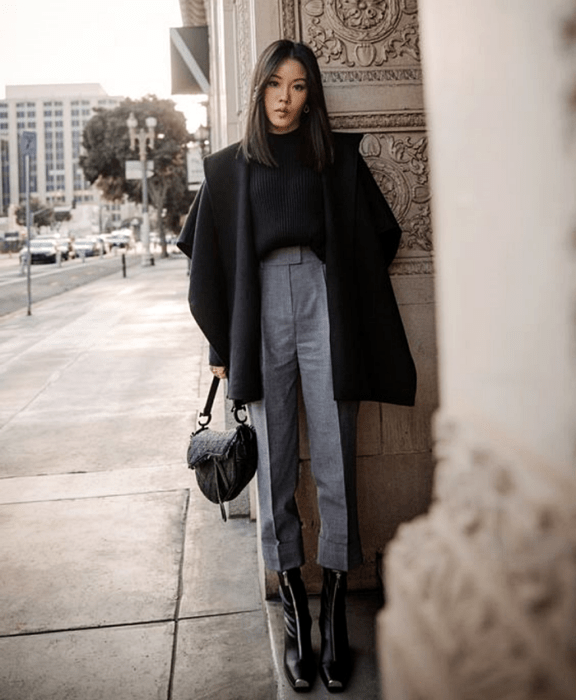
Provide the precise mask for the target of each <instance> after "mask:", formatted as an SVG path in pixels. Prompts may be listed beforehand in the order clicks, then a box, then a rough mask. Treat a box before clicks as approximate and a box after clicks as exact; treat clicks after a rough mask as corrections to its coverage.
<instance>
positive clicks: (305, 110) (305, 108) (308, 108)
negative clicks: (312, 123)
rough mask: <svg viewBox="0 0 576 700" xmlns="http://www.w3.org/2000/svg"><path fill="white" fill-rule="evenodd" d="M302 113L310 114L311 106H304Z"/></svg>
mask: <svg viewBox="0 0 576 700" xmlns="http://www.w3.org/2000/svg"><path fill="white" fill-rule="evenodd" d="M302 111H303V112H304V114H308V112H309V111H310V107H309V105H304V109H303V110H302Z"/></svg>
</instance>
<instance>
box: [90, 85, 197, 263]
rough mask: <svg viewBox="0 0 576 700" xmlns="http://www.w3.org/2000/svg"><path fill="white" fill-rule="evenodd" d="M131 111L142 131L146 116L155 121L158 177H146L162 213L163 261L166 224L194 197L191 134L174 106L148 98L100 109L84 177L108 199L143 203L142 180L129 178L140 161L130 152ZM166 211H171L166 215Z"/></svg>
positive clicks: (151, 199) (92, 124)
mask: <svg viewBox="0 0 576 700" xmlns="http://www.w3.org/2000/svg"><path fill="white" fill-rule="evenodd" d="M130 112H133V113H134V115H135V117H136V119H137V120H138V123H139V125H140V126H142V127H144V121H145V119H146V117H156V120H157V125H156V129H155V133H156V139H155V142H154V148H151V149H149V159H150V160H153V161H154V175H152V176H149V177H148V199H149V203H152V205H153V206H154V208H155V209H156V212H157V215H158V229H159V234H160V242H161V246H162V257H166V255H167V253H166V235H165V230H164V225H165V224H167V225H168V227H169V228H170V229H171V230H174V221H178V220H179V218H180V216H181V214H184V213H185V212H186V211H187V210H188V208H189V206H190V202H191V199H192V197H191V193H190V192H189V191H188V185H187V172H186V147H187V144H188V142H189V141H191V140H192V136H191V135H190V134H189V133H188V130H187V129H186V120H185V118H184V115H183V114H182V112H178V111H177V110H176V108H175V104H174V102H173V101H172V100H162V99H158V98H157V97H156V96H154V95H148V96H146V97H144V98H142V99H141V100H130V99H127V100H124V101H123V102H122V103H121V104H119V105H118V106H117V107H115V108H114V109H97V110H96V114H95V115H94V116H93V117H92V119H90V121H89V122H88V123H87V124H86V126H85V128H84V134H83V143H82V145H83V147H84V155H82V156H81V158H80V166H81V167H82V169H83V171H84V175H85V177H86V179H87V180H88V181H89V182H90V183H91V184H93V183H96V186H97V187H98V188H99V189H100V191H101V192H102V196H103V197H104V199H107V200H109V201H118V200H121V199H123V197H124V195H127V196H128V199H130V200H131V201H133V202H141V201H142V181H141V180H127V179H126V174H125V163H126V161H127V160H135V159H138V157H139V155H138V153H135V152H134V151H132V150H130V137H129V133H128V127H127V126H126V120H127V119H128V117H129V115H130ZM168 207H169V211H166V212H165V211H164V210H165V209H168Z"/></svg>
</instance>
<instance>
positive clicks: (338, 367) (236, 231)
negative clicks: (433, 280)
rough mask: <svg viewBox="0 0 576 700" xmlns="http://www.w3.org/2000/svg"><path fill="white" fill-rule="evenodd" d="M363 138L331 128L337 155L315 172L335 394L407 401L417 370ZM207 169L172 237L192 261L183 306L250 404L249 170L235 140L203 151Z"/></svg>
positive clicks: (396, 235)
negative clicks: (319, 185) (397, 297)
mask: <svg viewBox="0 0 576 700" xmlns="http://www.w3.org/2000/svg"><path fill="white" fill-rule="evenodd" d="M360 139H361V136H360V135H356V134H335V146H336V157H335V162H334V164H333V165H332V166H331V167H329V168H327V169H326V170H325V171H324V172H323V174H322V181H323V193H324V211H325V219H326V284H327V292H328V312H329V317H330V318H329V320H330V349H331V356H332V367H333V370H332V371H333V380H334V395H335V398H336V399H344V400H346V399H347V400H367V401H382V402H385V403H393V404H401V405H408V406H410V405H413V404H414V397H415V392H416V370H415V367H414V362H413V360H412V356H411V354H410V349H409V346H408V342H407V339H406V335H405V333H404V328H403V325H402V320H401V318H400V314H399V311H398V306H397V304H396V300H395V298H394V293H393V290H392V285H391V283H390V278H389V276H388V271H387V268H388V266H389V264H390V262H391V261H392V259H393V258H394V256H395V255H396V251H397V248H398V243H399V241H400V235H401V232H400V228H399V226H398V224H397V223H396V220H395V218H394V216H393V214H392V212H391V210H390V207H389V206H388V204H387V202H386V200H385V199H384V197H383V195H382V193H381V192H380V189H379V188H378V186H377V184H376V182H375V181H374V178H373V177H372V175H371V173H370V171H369V170H368V167H367V165H366V163H365V162H364V160H363V159H362V157H361V156H360V154H359V152H358V145H359V141H360ZM204 170H205V175H206V179H205V181H204V183H203V185H202V187H201V189H200V191H199V193H198V195H197V196H196V199H195V200H194V202H193V204H192V207H191V209H190V212H189V214H188V217H187V219H186V222H185V224H184V227H183V229H182V232H181V234H180V236H179V238H178V242H177V245H178V247H179V248H180V249H181V250H182V251H183V252H184V253H185V254H186V255H187V256H188V257H190V258H191V266H190V293H189V303H190V309H191V311H192V315H193V316H194V318H195V320H196V321H197V323H198V325H199V327H200V329H201V330H202V332H203V333H204V335H205V336H206V338H207V339H208V341H209V343H210V345H211V347H212V351H213V352H214V351H215V353H216V354H217V356H218V357H219V358H220V360H221V363H222V365H225V366H226V367H227V368H228V378H229V382H228V396H229V397H230V398H231V399H239V400H242V401H255V400H257V399H259V398H261V396H262V381H261V373H260V285H259V263H258V259H257V257H256V252H255V247H254V240H253V235H252V227H251V215H250V197H249V175H250V167H249V164H248V163H247V161H246V160H245V158H244V157H243V156H242V154H241V152H240V151H239V149H238V144H233V145H232V146H228V147H227V148H224V149H223V150H221V151H218V152H217V153H214V154H213V155H210V156H208V157H207V158H205V160H204ZM214 361H216V360H214Z"/></svg>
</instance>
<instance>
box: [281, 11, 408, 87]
mask: <svg viewBox="0 0 576 700" xmlns="http://www.w3.org/2000/svg"><path fill="white" fill-rule="evenodd" d="M281 17H282V35H283V36H284V37H286V38H288V39H298V38H300V37H301V38H302V40H303V41H305V42H306V43H307V44H309V45H310V46H311V47H312V49H313V51H314V53H315V54H316V56H317V58H318V61H319V62H320V64H321V65H329V64H334V65H340V66H345V67H348V68H355V67H356V68H369V67H371V66H373V67H379V66H382V65H384V64H388V65H389V64H391V63H402V64H404V63H408V64H412V65H416V66H417V65H418V64H419V61H420V46H419V34H418V16H417V3H416V1H415V0H302V2H299V3H296V2H295V0H282V2H281ZM406 78H408V79H410V77H408V74H406V77H405V78H404V79H406ZM420 79H421V74H420Z"/></svg>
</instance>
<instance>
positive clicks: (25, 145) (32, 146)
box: [20, 131, 36, 156]
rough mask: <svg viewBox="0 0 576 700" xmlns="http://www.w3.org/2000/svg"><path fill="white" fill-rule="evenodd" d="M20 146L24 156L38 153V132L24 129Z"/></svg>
mask: <svg viewBox="0 0 576 700" xmlns="http://www.w3.org/2000/svg"><path fill="white" fill-rule="evenodd" d="M20 148H21V150H22V155H23V156H35V155H36V132H35V131H23V132H22V136H21V137H20Z"/></svg>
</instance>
